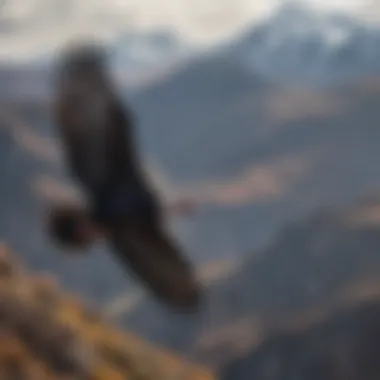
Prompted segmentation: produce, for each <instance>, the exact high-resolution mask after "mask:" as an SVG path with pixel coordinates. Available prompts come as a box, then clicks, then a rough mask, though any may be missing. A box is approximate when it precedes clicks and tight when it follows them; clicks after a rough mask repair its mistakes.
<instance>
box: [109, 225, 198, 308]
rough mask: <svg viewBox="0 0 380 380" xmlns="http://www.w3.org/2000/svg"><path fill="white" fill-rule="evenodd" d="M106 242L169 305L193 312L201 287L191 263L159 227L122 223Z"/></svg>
mask: <svg viewBox="0 0 380 380" xmlns="http://www.w3.org/2000/svg"><path fill="white" fill-rule="evenodd" d="M109 241H110V243H111V245H112V246H113V249H114V250H115V251H116V252H115V253H116V255H117V256H118V258H119V259H120V260H121V261H122V262H123V264H125V266H126V267H127V269H129V270H131V271H132V272H133V274H134V275H135V276H137V277H138V278H139V279H140V280H141V281H142V282H143V283H144V285H145V286H147V287H148V288H149V289H150V291H151V292H152V293H153V294H154V295H155V296H156V297H158V298H159V299H161V300H162V301H163V302H164V303H166V304H167V305H168V306H169V307H172V308H173V309H176V310H180V311H196V310H197V308H198V307H199V305H200V302H201V298H202V297H201V295H202V294H201V293H202V292H201V289H200V287H199V284H198V282H197V279H196V276H195V274H194V271H193V268H192V266H191V264H190V263H189V262H188V261H187V260H186V258H185V257H184V256H182V254H181V252H180V251H179V250H178V249H177V247H175V245H174V243H173V242H172V241H170V239H169V237H168V236H166V235H165V233H164V231H162V230H161V229H160V228H157V227H152V226H151V225H149V226H147V225H144V224H142V223H141V224H133V225H124V226H123V227H119V228H115V229H113V231H111V233H110V236H109Z"/></svg>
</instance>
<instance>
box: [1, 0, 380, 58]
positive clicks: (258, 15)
mask: <svg viewBox="0 0 380 380" xmlns="http://www.w3.org/2000/svg"><path fill="white" fill-rule="evenodd" d="M284 1H285V0H80V1H79V0H0V60H2V59H7V60H25V59H26V60H27V59H30V58H32V57H33V56H36V55H38V54H43V53H44V52H50V51H52V50H54V49H55V48H56V47H57V46H60V44H61V43H64V42H65V41H67V40H68V39H71V38H72V37H74V36H96V37H98V38H102V39H106V40H107V39H110V40H112V39H113V38H115V37H116V36H118V35H120V33H123V32H126V31H128V30H129V31H135V32H141V31H149V30H154V29H168V30H171V31H174V32H175V33H176V35H177V36H178V37H179V38H180V40H183V41H184V42H186V43H187V44H190V45H191V46H194V47H195V48H200V49H201V48H205V47H206V48H207V47H209V46H211V45H215V44H218V43H219V42H222V41H224V40H226V39H227V38H229V37H231V36H233V35H234V34H236V33H238V32H239V31H241V30H242V29H243V28H245V27H247V26H248V25H253V24H254V23H256V22H258V21H259V20H261V19H263V18H265V17H267V16H268V15H270V14H271V13H272V12H273V11H275V10H276V8H277V7H278V6H280V5H281V4H283V3H284ZM299 2H302V3H306V4H309V5H311V6H312V7H314V8H316V9H318V10H322V11H329V10H339V11H342V12H346V13H349V14H352V15H356V16H358V17H366V18H368V19H369V18H371V17H372V16H373V15H375V14H380V12H378V11H379V10H380V0H304V1H299Z"/></svg>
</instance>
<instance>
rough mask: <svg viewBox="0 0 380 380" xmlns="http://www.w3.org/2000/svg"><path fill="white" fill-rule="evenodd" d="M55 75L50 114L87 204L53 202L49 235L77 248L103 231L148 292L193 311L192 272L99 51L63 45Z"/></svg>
mask: <svg viewBox="0 0 380 380" xmlns="http://www.w3.org/2000/svg"><path fill="white" fill-rule="evenodd" d="M57 74H58V75H57V90H56V100H55V108H54V111H53V116H54V121H55V124H56V125H57V127H58V130H59V136H60V138H61V140H62V142H63V149H64V153H65V158H66V160H67V164H68V166H69V168H70V170H71V174H72V176H73V177H74V178H76V179H77V181H78V182H79V184H80V186H81V188H82V189H83V193H84V195H85V198H86V199H87V201H88V202H87V204H88V206H87V207H84V208H80V207H76V206H74V205H73V206H70V205H57V206H55V207H54V208H53V210H52V211H51V215H50V221H49V229H50V234H51V235H52V236H53V237H54V239H55V240H56V241H57V242H60V243H61V245H63V246H66V247H67V248H80V249H82V250H83V249H85V248H87V247H88V246H89V245H90V244H91V243H92V242H93V241H94V239H95V238H96V237H97V236H99V235H100V236H104V237H105V238H106V239H107V240H108V242H109V243H110V245H111V247H112V248H113V251H114V252H115V254H116V256H117V257H118V258H119V259H120V261H121V262H122V263H123V264H124V265H125V266H126V267H128V268H129V269H130V270H131V271H132V273H134V274H135V275H136V276H137V277H138V278H139V279H140V280H141V281H142V282H143V283H144V284H145V285H146V286H147V287H148V289H150V291H151V292H153V293H154V294H155V295H156V297H158V298H159V299H161V300H162V301H164V302H165V303H166V304H167V305H169V306H171V307H173V308H176V309H181V310H186V311H187V310H196V309H197V307H198V306H199V303H200V300H201V290H200V287H199V286H198V282H197V278H196V276H195V274H194V270H193V267H192V265H191V263H190V262H189V261H188V260H187V259H186V258H185V257H184V255H183V254H182V252H181V251H180V249H179V248H178V247H177V246H176V244H175V242H174V241H173V239H172V238H171V237H169V236H168V234H167V232H166V231H165V229H164V227H163V208H162V207H161V204H160V202H159V198H158V196H157V194H156V192H155V191H154V189H152V187H151V186H150V185H149V184H148V182H147V181H146V178H145V177H144V173H143V170H142V167H141V166H140V162H139V157H138V154H137V149H136V146H135V141H134V136H133V128H134V127H135V121H134V118H133V115H132V113H131V110H130V109H128V108H127V107H126V106H124V105H122V104H121V101H120V100H119V98H118V95H117V93H116V91H114V86H113V83H112V79H111V75H110V73H109V70H108V55H107V52H106V51H105V50H104V49H103V48H102V47H101V46H97V45H95V44H80V45H77V46H74V47H71V48H70V49H68V50H66V51H65V52H64V54H63V56H62V58H61V60H60V67H59V69H58V71H57ZM189 205H190V203H189ZM180 207H181V206H180Z"/></svg>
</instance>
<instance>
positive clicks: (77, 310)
mask: <svg viewBox="0 0 380 380" xmlns="http://www.w3.org/2000/svg"><path fill="white" fill-rule="evenodd" d="M0 321H1V324H0V330H1V335H2V339H1V343H0V374H1V378H2V379H4V380H8V379H9V380H10V379H15V378H17V379H31V380H37V379H38V380H43V379H49V380H50V379H62V378H75V379H88V380H90V379H91V380H102V379H104V380H112V379H114V380H119V379H120V380H121V379H136V380H137V379H139V380H149V379H165V380H166V379H168V378H173V379H175V378H179V376H180V375H181V376H180V378H181V379H185V378H186V379H189V380H190V379H191V380H197V379H199V380H211V379H213V376H212V375H211V374H210V373H208V372H207V371H206V370H205V369H202V368H198V367H196V366H193V365H191V364H189V363H185V362H184V361H182V360H181V359H179V358H176V357H175V356H174V355H173V354H171V353H168V352H166V351H164V350H160V349H158V348H154V347H153V346H151V345H149V344H148V343H145V342H143V341H141V340H140V339H138V338H137V337H136V336H133V335H132V334H128V333H123V332H120V331H118V330H116V329H115V328H113V327H112V326H111V325H110V324H109V323H107V322H106V320H105V319H104V318H103V317H102V316H101V314H100V313H98V312H95V311H94V310H91V309H90V308H88V307H86V306H84V304H83V303H82V302H80V301H79V300H77V299H75V298H74V297H72V296H70V295H68V294H65V293H64V292H63V290H62V289H61V288H60V287H59V286H58V284H57V283H56V282H55V280H54V278H53V277H50V276H46V274H45V275H42V276H41V275H40V276H30V275H29V274H28V273H27V272H26V271H25V268H23V267H22V266H21V265H20V264H19V263H17V262H16V258H15V257H14V255H12V254H11V252H10V250H9V249H7V248H5V246H1V248H0ZM183 371H185V373H183Z"/></svg>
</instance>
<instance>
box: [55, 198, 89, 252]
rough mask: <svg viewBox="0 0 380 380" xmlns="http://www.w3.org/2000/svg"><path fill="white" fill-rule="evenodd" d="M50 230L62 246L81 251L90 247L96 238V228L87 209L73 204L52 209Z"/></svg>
mask: <svg viewBox="0 0 380 380" xmlns="http://www.w3.org/2000/svg"><path fill="white" fill-rule="evenodd" d="M48 232H49V235H50V237H52V238H53V240H54V241H55V242H56V243H58V244H59V245H60V246H62V247H65V248H72V249H75V250H81V251H83V250H85V249H87V248H89V247H90V245H91V244H92V243H93V242H94V240H95V238H96V228H95V226H94V224H93V223H92V221H91V219H90V217H89V215H88V213H87V212H86V210H84V209H81V208H80V207H78V206H72V205H59V206H55V207H53V209H52V210H50V215H49V218H48Z"/></svg>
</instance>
